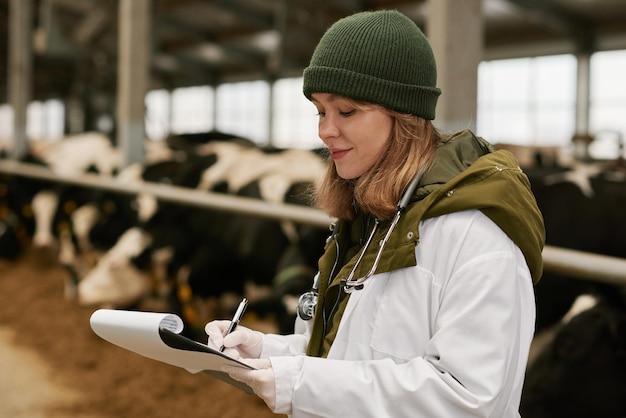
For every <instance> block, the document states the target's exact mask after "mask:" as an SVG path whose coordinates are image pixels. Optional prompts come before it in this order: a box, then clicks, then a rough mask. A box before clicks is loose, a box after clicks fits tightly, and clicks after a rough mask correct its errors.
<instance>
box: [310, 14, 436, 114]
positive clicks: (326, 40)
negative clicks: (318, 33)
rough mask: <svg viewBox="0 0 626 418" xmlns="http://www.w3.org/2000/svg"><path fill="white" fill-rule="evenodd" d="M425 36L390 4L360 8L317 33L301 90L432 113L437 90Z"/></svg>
mask: <svg viewBox="0 0 626 418" xmlns="http://www.w3.org/2000/svg"><path fill="white" fill-rule="evenodd" d="M436 84H437V68H436V64H435V57H434V55H433V51H432V49H431V47H430V44H429V43H428V40H427V39H426V37H425V36H424V34H423V33H422V31H421V30H420V29H419V28H418V27H417V25H416V24H415V23H413V21H411V20H410V19H409V18H408V17H406V16H405V15H403V14H402V13H400V12H398V11H395V10H379V11H373V12H369V11H368V12H360V13H356V14H353V15H351V16H348V17H345V18H343V19H340V20H338V21H337V22H335V24H333V25H332V26H331V27H330V28H329V29H328V30H327V31H326V33H325V34H324V35H323V36H322V39H321V40H320V42H319V44H318V45H317V47H316V48H315V51H314V52H313V56H312V57H311V63H310V65H309V66H308V67H307V68H306V69H305V70H304V87H303V90H304V95H305V96H306V97H307V98H308V99H309V100H311V94H313V93H331V94H337V95H339V96H344V97H349V98H351V99H355V100H362V101H365V102H369V103H374V104H378V105H381V106H383V107H386V108H388V109H392V110H395V111H398V112H401V113H409V114H412V115H417V116H421V117H422V118H424V119H430V120H432V119H434V118H435V107H436V105H437V98H438V97H439V95H440V94H441V90H440V89H438V88H437V87H436Z"/></svg>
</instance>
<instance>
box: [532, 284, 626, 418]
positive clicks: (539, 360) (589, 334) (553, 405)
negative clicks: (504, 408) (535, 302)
mask: <svg viewBox="0 0 626 418" xmlns="http://www.w3.org/2000/svg"><path fill="white" fill-rule="evenodd" d="M625 290H626V289H625V288H621V289H620V288H610V287H606V288H605V289H604V292H603V294H601V295H598V294H596V295H593V296H592V295H582V296H579V297H578V298H577V302H576V303H575V304H574V306H573V307H572V310H577V305H578V303H579V302H580V301H586V303H587V305H586V306H585V307H583V308H582V310H579V311H577V312H572V313H569V314H568V315H566V317H565V318H564V319H563V321H561V322H560V323H559V324H558V325H557V326H556V329H555V330H553V332H551V336H552V339H551V340H549V342H548V343H547V344H545V346H544V347H543V348H542V349H541V350H540V351H539V353H538V354H537V355H536V357H535V358H534V359H533V361H532V362H531V363H530V364H529V366H528V369H527V371H526V380H525V384H524V389H523V393H522V400H521V406H520V412H521V415H522V416H524V417H532V418H552V417H568V418H587V417H594V418H595V417H597V418H617V417H624V416H626V374H624V371H625V370H626V298H625V296H626V293H625Z"/></svg>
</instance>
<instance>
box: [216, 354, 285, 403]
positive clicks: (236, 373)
mask: <svg viewBox="0 0 626 418" xmlns="http://www.w3.org/2000/svg"><path fill="white" fill-rule="evenodd" d="M243 362H245V363H246V364H248V365H250V366H252V367H254V368H255V369H256V370H251V369H247V368H245V367H237V366H231V365H228V366H222V370H223V371H225V372H226V373H228V375H229V376H230V377H232V378H233V379H235V380H238V381H239V382H243V383H245V384H246V385H248V386H250V388H251V389H252V391H253V392H254V393H255V394H256V395H257V396H258V397H259V398H261V399H263V401H264V402H265V404H266V405H267V406H268V408H269V409H271V410H272V412H273V411H274V409H275V408H276V382H275V377H274V369H273V368H272V363H271V362H270V360H269V359H266V358H262V359H246V360H244V361H243Z"/></svg>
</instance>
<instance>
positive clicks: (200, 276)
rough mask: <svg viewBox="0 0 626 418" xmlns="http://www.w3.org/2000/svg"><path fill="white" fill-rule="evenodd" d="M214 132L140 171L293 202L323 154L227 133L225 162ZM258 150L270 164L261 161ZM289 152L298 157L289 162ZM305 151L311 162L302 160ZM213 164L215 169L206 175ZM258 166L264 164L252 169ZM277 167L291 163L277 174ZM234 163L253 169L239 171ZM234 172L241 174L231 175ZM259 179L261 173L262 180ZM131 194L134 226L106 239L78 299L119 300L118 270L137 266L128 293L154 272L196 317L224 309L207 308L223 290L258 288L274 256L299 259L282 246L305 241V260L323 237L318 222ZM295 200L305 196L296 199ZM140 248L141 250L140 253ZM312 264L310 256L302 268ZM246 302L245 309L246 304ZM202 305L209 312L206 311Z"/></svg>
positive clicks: (311, 180) (188, 315)
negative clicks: (237, 139) (209, 140)
mask: <svg viewBox="0 0 626 418" xmlns="http://www.w3.org/2000/svg"><path fill="white" fill-rule="evenodd" d="M218 142H221V141H218ZM218 142H215V143H214V144H211V147H208V146H203V148H200V147H198V151H197V152H195V153H192V154H189V153H188V154H187V157H186V159H185V160H181V161H163V162H160V163H158V164H155V165H152V166H146V167H144V168H143V170H142V179H141V181H149V182H151V183H155V182H156V183H158V182H161V183H162V182H168V183H170V184H172V185H176V186H181V187H188V188H196V189H198V188H200V187H201V189H202V190H211V191H213V192H216V191H218V192H224V193H226V192H228V193H231V194H234V195H238V196H241V197H248V198H257V199H264V200H267V201H270V202H277V201H278V200H279V198H280V202H288V203H296V201H294V200H293V199H294V198H295V196H296V194H297V195H300V193H296V192H294V190H295V189H296V188H303V187H304V188H306V187H314V184H315V181H316V180H317V179H318V178H320V177H321V175H322V170H324V169H325V165H324V162H323V160H322V159H321V158H320V156H319V155H318V154H317V153H315V152H310V151H302V152H300V151H299V152H298V153H294V152H291V150H286V151H277V150H272V152H271V153H264V152H256V151H255V152H249V151H250V147H249V146H248V145H243V146H241V145H237V144H233V143H225V144H223V147H222V148H223V149H226V148H228V149H234V150H238V152H235V153H234V154H233V155H234V157H235V158H231V159H230V160H229V159H228V156H227V157H226V159H227V162H228V163H227V164H225V161H223V160H220V158H221V157H223V156H224V155H227V154H225V153H224V152H222V153H220V152H216V151H214V150H215V149H218V148H219V146H218V145H222V144H221V143H220V144H218ZM238 154H245V155H254V157H255V158H247V159H245V160H246V161H247V164H239V163H238V159H237V158H236V156H237V155H238ZM265 159H267V160H269V161H271V164H267V163H266V161H265ZM294 159H297V160H298V161H299V163H296V165H293V162H294ZM307 159H308V160H313V161H315V162H316V164H315V163H312V162H310V161H309V162H308V163H307ZM215 167H217V172H218V173H220V174H219V176H217V175H213V177H210V176H211V174H210V173H211V172H212V170H213V169H214V168H215ZM235 167H237V169H235ZM260 167H263V170H259V168H260ZM285 167H289V169H290V170H289V172H288V173H286V174H285V170H284V169H285ZM305 169H306V171H305ZM242 170H243V171H245V170H247V171H252V172H254V173H257V174H254V175H250V174H246V173H245V172H242ZM214 172H215V170H214V171H213V173H214ZM207 173H208V174H207ZM281 174H282V177H281V176H280V175H281ZM160 176H162V177H160ZM207 177H210V178H212V179H213V180H212V181H213V183H212V184H211V185H209V186H207V183H206V181H205V180H206V178H207ZM241 178H246V179H247V180H245V181H240V180H239V179H241ZM266 179H270V181H264V180H266ZM203 181H204V183H203ZM233 185H236V186H233ZM268 185H269V186H268ZM300 199H301V198H300ZM137 203H138V210H139V222H138V224H137V226H136V228H133V229H132V231H133V232H130V231H129V234H126V235H125V236H124V238H125V239H124V240H121V242H120V243H118V244H119V245H118V244H116V245H115V246H114V247H113V249H112V250H111V254H114V255H115V257H113V255H111V256H107V257H105V258H103V259H102V260H101V262H100V263H98V265H97V266H96V267H95V268H94V269H93V270H92V271H91V272H90V273H89V274H87V275H86V276H85V277H84V278H83V280H81V282H80V283H79V285H78V298H79V299H78V300H79V302H80V303H81V304H89V305H93V304H99V305H102V304H109V305H118V304H119V300H122V299H123V300H124V301H125V302H127V301H128V300H127V299H126V296H128V292H127V291H126V290H125V289H127V288H128V287H129V285H128V284H124V283H122V282H123V281H124V279H123V278H126V279H128V280H134V278H137V277H138V276H140V275H142V274H141V273H144V274H143V277H144V278H143V279H142V280H141V281H142V282H143V283H144V285H143V286H137V287H135V288H136V289H138V293H137V294H136V295H135V296H136V299H137V300H141V298H142V297H145V296H146V292H147V291H148V290H147V289H148V287H149V286H146V284H145V283H147V282H149V281H150V277H149V276H151V277H153V278H154V276H155V275H156V276H158V279H157V282H158V283H164V282H165V283H167V284H166V285H165V286H164V287H165V289H167V288H168V287H171V288H172V289H173V294H174V296H175V297H173V298H171V301H172V302H174V303H175V304H177V305H178V306H176V307H175V308H176V309H177V310H179V311H181V312H182V313H183V314H184V316H185V319H186V320H187V322H188V323H191V322H197V320H195V319H194V318H195V317H199V316H202V317H205V316H207V315H209V316H210V315H216V314H221V315H225V314H224V312H226V311H228V312H229V311H230V306H229V304H226V306H223V309H225V310H222V311H220V310H215V301H216V300H218V299H221V300H223V298H222V297H223V296H224V295H225V294H232V295H236V297H241V295H242V294H246V295H248V296H249V298H250V299H251V300H254V299H255V297H254V296H253V295H252V293H256V294H258V293H259V290H258V289H259V287H262V286H265V287H268V286H271V285H272V282H273V280H274V278H275V277H276V276H277V275H278V271H277V268H280V267H283V265H284V266H285V268H286V267H287V265H289V266H291V265H293V264H294V263H295V261H296V260H302V259H305V257H302V256H301V257H300V258H299V259H298V258H296V257H290V258H287V256H285V255H284V254H285V253H286V252H287V250H288V249H290V251H291V252H292V253H295V252H296V250H295V249H296V248H297V249H298V251H314V256H313V257H310V256H308V257H306V260H307V262H308V261H309V260H311V259H314V260H315V261H316V260H317V257H318V256H319V255H320V254H321V251H322V244H323V242H324V239H325V238H326V232H327V230H326V229H325V228H318V230H321V231H323V232H322V233H320V234H319V235H317V237H316V238H313V236H314V234H310V233H309V231H308V230H309V229H311V228H310V227H306V226H301V225H294V224H293V223H290V222H277V221H274V220H271V219H262V218H258V217H255V216H251V215H243V214H239V213H234V212H228V211H223V210H213V209H206V208H197V207H191V206H188V205H181V204H177V203H173V202H166V201H157V199H155V198H154V197H152V196H149V195H146V194H141V195H139V196H138V199H137ZM298 203H300V204H306V202H304V201H302V200H300V201H299V202H298ZM146 207H147V208H149V209H145V208H146ZM305 230H306V231H307V233H306V234H305V233H304V231H305ZM140 231H141V233H140ZM304 237H306V238H304ZM315 239H316V240H317V241H316V243H315V244H311V243H310V241H312V240H315ZM122 247H124V248H126V252H123V251H121V250H120V249H121V248H122ZM311 248H314V249H313V250H311ZM146 253H147V254H149V255H148V256H146ZM156 260H159V262H157V261H156ZM287 260H290V261H287ZM142 263H143V264H142ZM155 266H159V267H155ZM148 267H149V268H148ZM314 267H315V264H313V267H308V270H311V269H313V268H314ZM122 268H125V269H128V270H129V273H128V274H121V270H120V269H122ZM302 270H303V269H302ZM146 272H151V273H152V275H150V274H147V273H146ZM283 276H284V275H283ZM293 280H295V276H294V277H293ZM302 280H306V284H305V285H300V286H299V288H304V287H308V286H310V283H311V280H312V274H311V275H310V276H308V277H305V278H302ZM139 289H143V291H142V292H139ZM261 293H263V294H265V293H268V292H267V291H266V292H261ZM122 296H123V297H122ZM161 296H162V294H161ZM257 299H258V298H257ZM233 300H234V299H233ZM198 302H200V303H198ZM118 306H119V305H118ZM207 306H212V308H213V309H209V308H208V307H207ZM251 309H252V310H254V308H253V306H252V305H251ZM210 311H212V314H209V313H206V312H210ZM229 313H230V312H229ZM205 319H206V318H203V320H205Z"/></svg>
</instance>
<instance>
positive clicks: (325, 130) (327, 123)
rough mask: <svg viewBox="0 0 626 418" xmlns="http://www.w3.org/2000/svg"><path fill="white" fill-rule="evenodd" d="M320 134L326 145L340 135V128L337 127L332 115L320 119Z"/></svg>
mask: <svg viewBox="0 0 626 418" xmlns="http://www.w3.org/2000/svg"><path fill="white" fill-rule="evenodd" d="M317 129H318V132H317V134H318V135H319V137H320V139H321V140H322V141H324V142H325V143H326V142H327V141H328V140H329V139H331V138H334V137H337V136H338V135H339V128H338V126H337V123H336V120H335V118H334V117H333V116H332V115H328V114H327V115H326V116H324V117H322V118H320V120H319V123H318V127H317Z"/></svg>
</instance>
